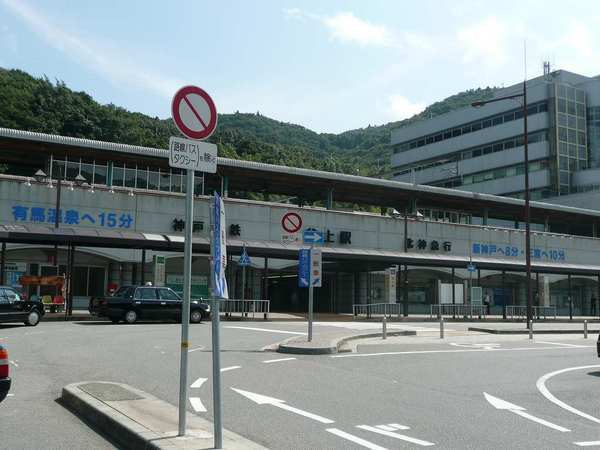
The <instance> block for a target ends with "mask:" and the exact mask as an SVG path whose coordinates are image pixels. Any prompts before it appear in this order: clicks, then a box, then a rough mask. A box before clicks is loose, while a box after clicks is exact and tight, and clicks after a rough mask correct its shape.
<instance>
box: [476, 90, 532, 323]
mask: <svg viewBox="0 0 600 450" xmlns="http://www.w3.org/2000/svg"><path fill="white" fill-rule="evenodd" d="M502 100H517V101H518V102H520V103H521V106H522V107H523V147H524V158H525V266H526V271H527V280H526V283H527V328H529V327H530V326H531V321H532V320H533V296H532V291H531V223H530V222H531V215H530V208H529V148H528V145H527V143H528V136H527V80H523V92H522V93H520V94H514V95H507V96H506V97H500V98H494V99H491V100H482V101H478V102H473V103H471V106H473V107H475V108H478V107H481V106H483V105H487V104H488V103H493V102H499V101H502Z"/></svg>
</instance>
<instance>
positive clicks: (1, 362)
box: [0, 344, 10, 402]
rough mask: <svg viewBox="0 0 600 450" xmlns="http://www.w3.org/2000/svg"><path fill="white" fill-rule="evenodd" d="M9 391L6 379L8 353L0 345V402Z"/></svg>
mask: <svg viewBox="0 0 600 450" xmlns="http://www.w3.org/2000/svg"><path fill="white" fill-rule="evenodd" d="M9 390H10V378H9V377H8V352H7V351H6V349H5V348H4V347H2V345H1V344H0V402H1V401H2V400H4V399H5V398H6V395H7V394H8V391H9Z"/></svg>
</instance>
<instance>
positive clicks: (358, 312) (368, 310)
mask: <svg viewBox="0 0 600 450" xmlns="http://www.w3.org/2000/svg"><path fill="white" fill-rule="evenodd" d="M401 307H402V305H401V304H400V303H368V304H355V305H352V313H353V315H354V317H355V318H356V317H362V316H364V317H366V318H367V319H369V318H371V317H373V316H387V317H392V315H393V314H395V315H396V316H400V309H401Z"/></svg>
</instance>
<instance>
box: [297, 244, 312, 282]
mask: <svg viewBox="0 0 600 450" xmlns="http://www.w3.org/2000/svg"><path fill="white" fill-rule="evenodd" d="M309 284H310V250H309V249H308V248H301V249H300V251H299V252H298V287H301V288H306V287H308V286H309Z"/></svg>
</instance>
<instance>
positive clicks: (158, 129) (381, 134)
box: [0, 68, 495, 176]
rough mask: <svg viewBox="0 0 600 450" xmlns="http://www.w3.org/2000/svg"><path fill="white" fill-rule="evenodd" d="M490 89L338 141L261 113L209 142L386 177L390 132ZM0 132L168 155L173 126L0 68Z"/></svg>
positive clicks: (485, 95) (222, 128)
mask: <svg viewBox="0 0 600 450" xmlns="http://www.w3.org/2000/svg"><path fill="white" fill-rule="evenodd" d="M494 90H495V89H494V88H489V87H488V88H485V89H471V90H468V91H465V92H461V93H459V94H456V95H453V96H451V97H448V98H446V99H444V100H442V101H440V102H436V103H434V104H432V105H430V106H428V107H427V108H426V109H425V110H424V111H423V112H422V113H420V114H418V115H415V116H413V117H411V118H410V119H406V120H402V121H398V122H391V123H388V124H385V125H381V126H370V125H369V126H368V127H366V128H361V129H357V130H350V131H346V132H343V133H339V134H331V133H316V132H314V131H311V130H309V129H308V128H305V127H302V126H300V125H295V124H291V123H285V122H280V121H277V120H274V119H270V118H268V117H265V116H263V115H261V114H259V113H255V114H252V113H250V114H249V113H239V112H236V113H234V114H220V115H219V125H218V128H217V131H216V132H215V133H214V134H213V135H212V136H211V138H210V139H209V141H211V142H214V143H216V144H218V145H219V155H220V156H225V157H230V158H238V159H247V160H253V161H261V162H266V163H272V164H284V165H288V166H296V167H307V168H315V169H323V170H333V171H338V172H345V173H353V174H355V173H360V174H362V175H371V176H381V175H383V174H385V172H386V171H388V170H389V164H390V156H391V148H390V146H389V139H390V131H391V130H392V129H393V128H396V127H399V126H404V125H407V124H409V123H412V122H415V121H417V120H422V119H424V118H426V117H433V116H437V115H439V114H444V113H446V112H448V111H452V110H454V109H458V108H462V107H465V106H468V105H469V104H471V102H473V101H476V100H485V99H489V98H491V97H492V95H493V93H494ZM0 127H6V128H17V129H21V130H28V131H38V132H43V133H50V134H60V135H64V136H74V137H80V138H88V139H97V140H100V141H110V142H120V143H124V144H133V145H142V146H148V147H163V148H166V147H167V143H168V140H169V136H172V135H177V134H178V133H177V130H176V129H175V126H174V124H173V123H172V121H171V119H159V118H158V117H150V116H147V115H145V114H141V113H136V112H131V111H128V110H126V109H125V108H122V107H119V106H116V105H113V104H108V105H101V104H99V103H98V102H96V101H95V100H94V99H93V98H92V97H91V96H90V95H88V94H87V93H85V92H75V91H73V90H71V89H69V88H68V87H67V86H66V85H65V83H64V82H62V81H56V82H54V83H53V82H52V81H50V80H49V79H48V78H47V77H41V78H35V77H32V76H31V75H29V74H27V73H26V72H23V71H21V70H6V69H2V68H0Z"/></svg>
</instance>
